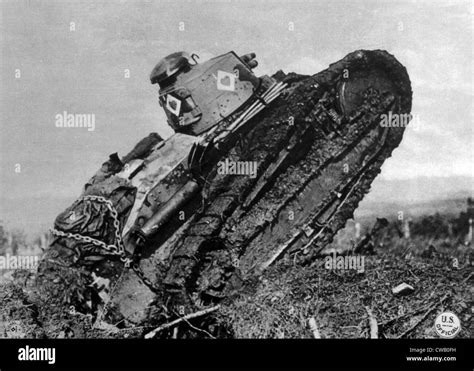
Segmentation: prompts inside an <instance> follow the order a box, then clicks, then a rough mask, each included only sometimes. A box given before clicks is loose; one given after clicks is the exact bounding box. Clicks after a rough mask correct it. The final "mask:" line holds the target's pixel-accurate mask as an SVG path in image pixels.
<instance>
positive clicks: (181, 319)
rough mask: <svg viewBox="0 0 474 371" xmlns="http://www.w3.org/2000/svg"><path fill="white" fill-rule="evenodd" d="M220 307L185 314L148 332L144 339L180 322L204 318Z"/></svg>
mask: <svg viewBox="0 0 474 371" xmlns="http://www.w3.org/2000/svg"><path fill="white" fill-rule="evenodd" d="M220 307H221V306H220V305H216V306H214V307H211V308H207V309H203V310H200V311H199V312H195V313H191V314H187V315H186V316H184V317H180V318H178V319H175V320H174V321H171V322H169V323H165V324H164V325H161V326H159V327H157V328H156V329H154V330H153V331H150V332H149V333H148V334H146V335H145V339H151V338H153V337H155V335H156V334H157V333H159V332H160V331H163V330H165V329H167V328H170V327H173V326H175V325H177V324H178V323H180V322H183V321H186V322H187V321H188V320H190V319H193V318H196V317H201V316H204V315H206V314H209V313H211V312H215V311H216V310H218V309H219V308H220Z"/></svg>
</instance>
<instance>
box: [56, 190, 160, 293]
mask: <svg viewBox="0 0 474 371" xmlns="http://www.w3.org/2000/svg"><path fill="white" fill-rule="evenodd" d="M81 201H93V202H94V201H95V202H98V203H102V204H105V205H106V207H107V209H108V210H109V212H110V215H111V216H112V218H113V226H114V235H115V241H114V243H113V244H106V243H105V242H103V241H100V240H98V239H96V238H93V237H89V236H83V235H81V234H79V233H70V232H63V231H60V230H58V229H55V228H50V231H51V233H52V234H53V235H54V236H57V237H64V238H70V239H74V240H76V241H79V242H84V243H87V244H92V245H94V246H97V247H99V248H101V249H103V250H105V251H107V252H108V253H109V254H111V255H114V256H118V257H119V258H120V261H121V262H122V263H123V264H124V267H125V268H132V269H133V271H134V272H135V273H136V275H137V276H138V278H140V280H141V281H142V282H143V283H144V284H145V285H146V286H148V287H149V288H150V289H151V290H152V291H158V287H157V286H155V285H154V284H153V282H151V280H150V279H149V278H147V277H146V276H145V274H144V273H143V271H142V270H141V268H140V266H139V265H138V263H137V262H136V261H135V260H134V259H133V258H132V256H131V254H129V253H128V252H127V251H126V250H125V247H124V245H123V240H122V235H121V232H120V231H121V228H120V220H119V217H118V213H117V210H115V207H114V205H113V204H112V202H111V201H110V200H108V199H106V198H105V197H102V196H83V197H81V198H79V199H77V200H76V201H75V202H74V203H73V206H74V205H76V204H78V203H79V202H81Z"/></svg>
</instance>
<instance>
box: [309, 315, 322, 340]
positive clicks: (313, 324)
mask: <svg viewBox="0 0 474 371" xmlns="http://www.w3.org/2000/svg"><path fill="white" fill-rule="evenodd" d="M308 326H309V328H310V330H311V331H312V332H313V337H314V338H315V339H321V333H320V332H319V329H318V325H317V324H316V320H315V319H314V317H311V318H310V319H309V320H308Z"/></svg>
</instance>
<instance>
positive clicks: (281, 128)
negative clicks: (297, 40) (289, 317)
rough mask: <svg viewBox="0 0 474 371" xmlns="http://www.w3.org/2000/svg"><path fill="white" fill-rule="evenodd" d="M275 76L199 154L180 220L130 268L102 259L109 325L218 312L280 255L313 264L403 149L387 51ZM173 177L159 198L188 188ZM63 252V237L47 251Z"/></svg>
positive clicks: (401, 101)
mask: <svg viewBox="0 0 474 371" xmlns="http://www.w3.org/2000/svg"><path fill="white" fill-rule="evenodd" d="M273 78H274V79H275V80H277V81H278V82H281V83H284V84H286V85H282V86H285V88H284V89H283V90H282V93H281V94H280V95H279V96H278V97H276V98H275V99H274V100H273V101H272V102H271V103H268V105H266V107H265V109H264V110H263V111H262V112H260V113H258V114H256V116H253V117H252V118H251V119H250V121H249V123H248V124H247V125H246V126H245V130H241V131H239V132H238V133H232V135H234V134H235V138H234V139H235V140H234V141H231V143H233V144H232V145H231V146H227V147H226V146H225V145H220V146H219V145H217V146H216V148H211V149H210V150H209V151H208V152H206V151H207V148H206V150H204V152H203V153H204V154H203V155H202V157H201V160H202V161H201V162H200V163H199V164H200V166H201V167H199V169H198V170H196V169H195V168H192V167H191V170H192V171H191V173H192V174H193V175H194V177H192V179H197V178H199V177H200V181H197V180H196V182H197V183H199V191H195V190H194V189H195V188H192V187H191V188H189V190H192V191H193V192H194V193H193V195H192V198H191V199H190V200H189V201H188V202H186V203H180V204H179V211H180V213H179V215H178V213H176V214H174V215H171V216H170V217H169V218H167V219H166V220H165V221H164V222H163V223H162V224H160V225H159V228H160V229H159V233H157V234H156V235H154V236H153V238H150V239H148V240H147V241H146V243H144V244H142V245H140V246H139V247H136V248H133V249H130V248H128V250H129V253H130V256H132V258H133V261H134V263H133V264H135V268H136V269H127V267H126V266H127V264H125V266H124V264H122V263H121V262H120V260H119V259H117V258H115V260H114V258H109V259H107V260H101V262H100V269H99V270H100V271H101V272H102V276H106V277H107V278H108V279H110V286H109V287H110V291H109V292H108V293H107V295H108V298H107V300H106V305H105V308H104V306H103V305H102V306H101V307H102V309H101V310H102V311H103V312H104V313H106V316H107V318H108V319H109V320H110V321H113V322H116V321H122V322H123V323H128V324H132V325H136V324H139V323H144V322H150V321H152V322H156V321H158V322H159V321H160V318H162V317H160V316H161V315H162V309H160V308H167V313H179V314H180V315H182V314H183V313H184V312H191V311H195V310H198V309H200V308H202V307H205V306H207V305H210V304H214V303H218V302H220V301H221V300H223V299H224V298H226V297H229V295H231V294H232V293H234V292H236V291H238V290H239V289H240V288H241V287H242V286H244V285H245V282H247V281H249V280H252V279H254V278H255V277H258V276H260V275H261V274H262V273H263V272H264V271H265V269H267V268H268V267H269V266H271V265H272V264H275V263H276V262H277V261H278V260H279V259H281V258H282V257H284V256H288V255H289V256H291V257H292V258H293V259H294V260H295V261H297V262H299V263H300V264H306V263H310V262H311V261H312V260H313V259H315V257H317V255H318V253H319V251H320V250H321V249H322V248H323V247H324V246H325V245H327V244H328V243H329V242H330V241H331V240H332V238H333V237H334V235H335V234H336V233H337V231H338V230H339V229H340V228H342V227H343V226H344V224H345V222H346V221H347V219H349V218H351V217H352V215H353V212H354V210H355V209H356V208H357V206H358V203H359V202H360V201H361V200H362V198H363V197H364V195H365V194H366V193H367V192H368V191H369V189H370V185H371V183H372V181H373V180H374V179H375V177H376V176H377V174H378V173H379V172H380V167H381V166H382V164H383V163H384V161H385V160H386V159H387V158H388V157H390V155H391V153H392V151H393V150H394V149H395V148H396V147H397V146H398V145H399V143H400V141H401V140H402V136H403V132H404V129H405V128H404V127H384V126H385V125H381V115H383V114H388V113H389V112H390V114H391V115H396V114H398V115H408V114H409V113H410V110H411V97H412V91H411V86H410V80H409V77H408V74H407V72H406V69H405V68H404V67H403V66H402V65H401V64H400V63H399V62H398V61H397V60H396V59H395V58H394V57H393V56H392V55H390V54H389V53H387V52H385V51H381V50H375V51H365V50H360V51H356V52H353V53H350V54H349V55H347V56H346V57H345V58H344V59H342V60H340V61H338V62H336V63H334V64H332V65H330V67H329V68H328V69H327V70H325V71H322V72H320V73H317V74H315V75H313V76H301V75H297V74H293V73H291V74H289V75H285V74H284V73H282V72H278V73H277V74H275V75H274V76H273ZM223 159H227V161H229V162H233V163H237V162H240V163H255V164H257V169H258V171H257V172H256V174H255V176H245V175H236V174H222V173H219V172H218V171H217V167H216V162H217V161H218V160H223ZM180 166H181V165H180ZM183 173H184V174H185V175H182V174H183ZM180 174H181V175H180V176H177V177H176V179H175V180H174V183H173V182H168V183H167V185H166V189H165V188H163V189H162V190H161V191H160V192H155V196H154V197H155V199H157V198H159V197H162V198H164V199H172V197H173V196H172V195H173V194H176V193H175V192H176V190H177V189H178V188H177V186H176V185H177V184H183V182H184V183H186V181H187V182H188V183H186V184H192V183H189V181H190V180H189V179H191V177H190V176H189V174H188V173H185V172H183V171H182V172H181V173H180ZM196 174H197V175H196ZM183 178H184V180H183ZM153 189H158V188H153ZM148 192H151V191H149V190H148ZM151 193H153V192H151ZM151 193H147V195H148V196H146V197H149V195H150V194H151ZM163 194H166V196H163ZM148 199H149V198H148ZM146 200H147V198H145V201H144V205H146V204H147V202H146ZM144 207H145V206H142V208H144ZM140 210H141V209H140ZM161 212H162V213H164V212H163V211H161ZM132 213H133V210H132ZM119 214H120V212H119ZM139 215H140V214H139ZM166 215H168V214H166ZM121 223H123V224H125V219H123V220H121ZM132 229H133V228H132ZM127 237H130V235H127V234H126V235H124V238H125V240H127ZM66 244H68V242H66V241H65V239H64V238H59V239H58V240H56V241H55V244H53V246H52V248H53V250H54V249H55V246H57V245H61V246H63V247H64V245H66ZM45 264H46V263H43V268H44V267H46V265H45ZM295 269H297V266H296V267H295ZM104 272H107V273H104ZM99 306H100V305H99ZM166 318H167V319H169V316H167V317H166Z"/></svg>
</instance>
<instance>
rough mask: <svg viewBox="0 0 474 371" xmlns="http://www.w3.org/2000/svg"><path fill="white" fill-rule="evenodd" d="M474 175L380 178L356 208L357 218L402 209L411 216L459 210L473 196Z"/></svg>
mask: <svg viewBox="0 0 474 371" xmlns="http://www.w3.org/2000/svg"><path fill="white" fill-rule="evenodd" d="M473 187H474V178H470V177H450V178H442V177H433V178H428V177H419V178H414V179H404V180H400V179H397V180H387V179H383V178H377V179H376V180H375V181H374V182H373V184H372V187H371V191H370V192H369V194H368V195H367V196H366V198H364V200H363V201H362V202H361V203H360V205H359V208H358V209H357V211H356V212H355V217H356V218H364V217H368V216H373V215H376V216H379V217H390V216H394V215H397V213H398V212H399V211H403V212H404V213H405V214H406V215H408V216H419V215H429V214H434V213H436V212H439V213H442V214H458V213H459V212H460V211H464V210H466V199H467V198H468V197H473V196H474V189H473Z"/></svg>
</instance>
